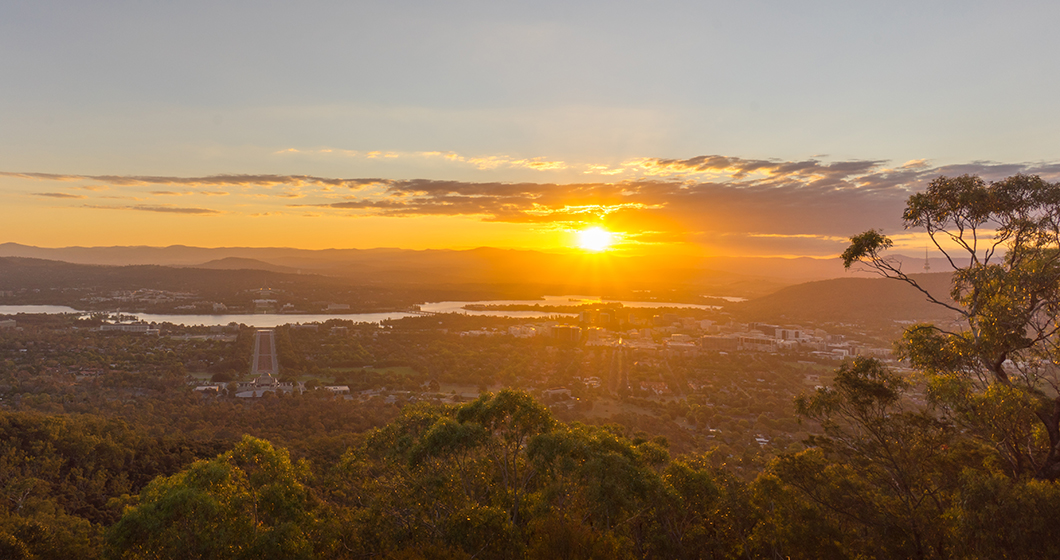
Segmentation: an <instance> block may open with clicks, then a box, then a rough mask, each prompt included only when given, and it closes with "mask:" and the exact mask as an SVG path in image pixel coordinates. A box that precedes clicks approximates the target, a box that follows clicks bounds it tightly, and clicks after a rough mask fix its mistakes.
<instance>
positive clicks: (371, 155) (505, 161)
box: [274, 148, 571, 171]
mask: <svg viewBox="0 0 1060 560" xmlns="http://www.w3.org/2000/svg"><path fill="white" fill-rule="evenodd" d="M274 154H276V155H284V154H306V155H334V156H341V157H347V158H360V159H380V158H385V159H395V160H397V159H402V160H408V159H421V160H423V159H425V160H431V159H444V160H446V161H450V162H454V163H460V164H466V165H470V166H472V167H474V168H476V169H479V170H489V169H502V168H503V169H532V170H536V171H561V170H564V169H568V168H570V167H571V165H570V164H568V163H566V162H563V161H557V160H549V159H545V158H520V157H514V156H508V155H493V156H466V155H462V154H458V153H455V152H383V151H358V150H341V149H334V148H317V149H312V150H302V149H298V148H287V149H284V150H279V151H276V152H274Z"/></svg>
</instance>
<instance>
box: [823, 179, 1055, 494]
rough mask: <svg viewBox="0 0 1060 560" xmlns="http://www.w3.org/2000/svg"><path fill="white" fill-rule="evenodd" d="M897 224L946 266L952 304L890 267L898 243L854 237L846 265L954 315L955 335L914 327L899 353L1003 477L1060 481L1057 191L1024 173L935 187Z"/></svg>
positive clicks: (875, 236)
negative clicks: (922, 239)
mask: <svg viewBox="0 0 1060 560" xmlns="http://www.w3.org/2000/svg"><path fill="white" fill-rule="evenodd" d="M902 217H903V220H904V223H905V227H906V228H907V229H922V230H924V231H925V232H926V233H927V236H928V238H929V239H930V242H931V243H932V244H933V245H934V246H935V248H936V249H937V250H939V251H941V252H942V254H943V255H944V256H945V257H946V260H947V262H948V263H949V265H950V267H951V268H952V271H953V282H952V290H951V292H950V294H948V297H946V296H945V295H942V294H932V293H930V292H929V291H928V290H926V289H925V288H924V287H923V286H921V284H920V283H919V282H918V280H917V278H916V277H915V276H913V275H911V274H910V273H909V272H907V271H905V270H903V268H902V263H901V262H900V261H899V260H896V259H893V258H889V257H888V256H887V255H886V254H885V253H886V250H887V249H889V248H891V247H892V246H893V242H892V241H891V240H890V239H889V238H888V237H886V236H885V235H883V234H882V233H881V232H879V231H876V230H869V231H867V232H865V233H862V234H860V235H857V236H854V237H852V238H851V244H850V246H849V247H848V248H847V250H846V251H845V252H844V253H843V263H844V265H845V266H847V267H848V268H849V267H850V266H851V265H852V264H854V263H855V262H861V263H864V264H867V265H868V266H869V268H870V269H872V270H874V271H876V272H878V273H879V274H881V275H883V276H886V277H888V278H894V279H898V280H901V281H903V282H906V283H908V284H910V285H911V286H913V287H915V288H917V289H918V290H920V291H921V292H923V293H924V294H925V296H926V297H927V298H928V299H929V300H930V301H932V302H934V303H936V304H938V305H941V306H943V307H946V308H947V309H950V310H952V311H953V312H954V314H955V315H956V316H958V317H960V318H961V319H962V320H961V327H959V328H947V327H945V326H939V325H917V326H914V327H911V328H910V329H908V330H907V331H906V333H905V335H904V337H903V339H902V341H901V342H900V344H899V347H900V351H901V354H902V355H903V356H904V357H906V358H908V359H909V360H910V361H911V362H912V364H913V365H914V367H916V368H917V369H919V370H921V371H923V372H925V373H927V374H928V375H929V378H930V379H931V386H930V389H931V394H932V396H933V397H934V398H935V400H936V402H937V403H938V404H940V405H941V406H942V407H943V408H944V410H946V411H948V412H949V413H951V415H952V418H953V419H954V420H956V421H958V422H960V423H961V424H962V427H964V428H965V429H966V430H968V431H969V432H970V433H974V434H976V435H978V436H979V437H980V438H981V439H982V440H983V441H985V442H987V443H989V444H990V445H992V446H993V447H994V448H995V449H996V450H997V452H998V454H999V457H1000V458H1001V459H1002V461H1003V463H1004V465H1005V467H1006V469H1007V470H1008V471H1009V473H1010V474H1012V475H1015V476H1021V475H1033V476H1035V477H1037V478H1041V479H1049V480H1056V479H1057V478H1060V396H1057V395H1058V389H1060V373H1058V372H1060V368H1058V367H1057V360H1058V358H1060V322H1058V321H1057V312H1058V311H1060V184H1057V183H1049V182H1047V181H1044V180H1042V179H1041V178H1040V177H1037V176H1027V175H1015V176H1012V177H1009V178H1007V179H1004V180H1002V181H996V182H991V183H987V182H985V181H983V180H982V179H981V178H979V177H975V176H970V175H963V176H960V177H954V178H948V177H939V178H938V179H936V180H934V181H932V182H931V184H930V185H929V186H928V188H927V189H926V190H925V191H924V192H921V193H917V194H914V195H912V196H911V197H909V200H908V203H907V206H906V210H905V212H904V214H903V216H902Z"/></svg>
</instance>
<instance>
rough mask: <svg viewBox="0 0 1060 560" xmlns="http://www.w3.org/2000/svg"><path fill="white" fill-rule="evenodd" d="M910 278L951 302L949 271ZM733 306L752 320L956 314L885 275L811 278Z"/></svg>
mask: <svg viewBox="0 0 1060 560" xmlns="http://www.w3.org/2000/svg"><path fill="white" fill-rule="evenodd" d="M912 277H913V278H914V279H915V280H916V281H917V282H918V283H919V284H920V285H921V286H923V287H924V288H925V289H927V290H928V291H929V292H931V293H932V294H934V295H935V297H937V298H939V299H940V300H942V301H946V302H949V291H950V278H951V275H950V274H949V273H946V272H940V273H933V274H914V275H912ZM730 311H731V312H732V313H733V314H734V315H736V316H737V317H739V318H740V319H742V320H748V321H778V322H784V321H788V322H791V321H797V322H806V323H815V324H823V323H862V324H864V323H876V324H884V323H893V322H894V321H929V322H934V321H942V320H947V319H952V318H953V316H954V313H953V312H952V311H950V310H947V309H945V308H943V307H941V306H939V305H935V304H932V303H931V302H929V301H928V300H927V298H926V297H925V296H924V294H923V293H921V292H919V291H917V290H916V289H915V288H913V287H912V286H910V285H908V284H906V283H904V282H900V281H897V280H891V279H886V278H836V279H833V280H821V281H817V282H807V283H805V284H798V285H795V286H789V287H786V288H782V289H780V290H778V291H777V292H775V293H773V294H770V295H767V296H763V297H760V298H756V299H753V300H751V301H747V302H743V303H740V304H738V305H734V306H732V307H731V308H730Z"/></svg>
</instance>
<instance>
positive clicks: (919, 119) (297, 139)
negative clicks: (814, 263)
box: [0, 0, 1060, 258]
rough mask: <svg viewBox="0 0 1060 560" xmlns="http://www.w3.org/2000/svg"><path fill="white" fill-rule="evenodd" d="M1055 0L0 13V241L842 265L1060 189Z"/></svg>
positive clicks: (20, 6) (99, 6)
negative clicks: (986, 183) (1001, 195)
mask: <svg viewBox="0 0 1060 560" xmlns="http://www.w3.org/2000/svg"><path fill="white" fill-rule="evenodd" d="M1058 20H1060V3H1056V2H1004V3H1002V2H976V1H962V2H949V1H924V0H920V1H917V2H905V1H894V2H850V1H843V2H840V1H817V2H814V1H807V2H790V1H754V0H750V1H741V2H710V1H697V2H690V1H655V2H629V1H620V0H612V1H607V2H591V1H584V2H577V1H571V0H568V1H565V2H549V1H534V2H497V1H492V2H461V1H446V2H424V1H418V2H411V1H400V0H397V1H394V0H392V1H388V2H354V1H342V2H330V1H320V2H302V3H291V2H240V1H230V2H198V1H182V2H142V1H137V2H133V1H130V2H109V1H101V2H50V1H47V0H43V1H33V2H23V1H17V0H12V1H7V2H3V3H0V223H2V224H3V226H2V227H0V242H16V243H23V244H28V245H37V246H44V247H63V246H75V245H77V246H112V245H154V246H165V245H173V244H183V245H196V246H204V247H221V246H257V247H262V246H288V247H300V248H309V249H320V248H370V247H400V248H408V249H428V248H433V249H444V248H453V249H462V248H472V247H479V246H494V247H505V248H526V249H538V250H546V251H565V250H571V249H572V248H573V247H575V246H576V245H577V243H578V241H577V240H578V236H577V232H578V231H579V230H584V229H585V228H587V227H591V226H596V227H602V228H604V229H606V230H607V231H610V232H613V240H614V242H615V244H614V245H613V247H614V249H615V250H617V251H624V252H628V253H645V252H653V253H672V254H675V255H706V256H709V255H760V256H814V257H822V258H824V257H834V256H835V255H837V254H838V253H840V252H841V251H842V250H843V248H844V247H845V245H846V241H847V239H848V238H849V237H850V236H851V235H854V234H856V233H859V232H861V231H864V230H866V229H869V228H876V229H882V230H883V231H885V232H887V233H889V234H892V235H893V237H894V238H895V239H896V241H897V242H898V243H897V245H898V247H899V248H900V249H901V248H904V249H908V250H915V251H917V252H919V251H922V250H923V248H922V247H923V244H924V240H923V238H922V236H920V235H918V234H917V233H916V232H904V231H903V230H902V223H901V219H900V218H901V212H902V209H903V208H904V201H905V199H906V198H907V197H908V196H909V195H910V194H911V193H914V192H916V191H917V190H919V189H922V188H923V187H924V186H925V185H926V184H927V182H929V181H930V180H932V179H934V178H935V177H938V176H939V175H947V176H952V175H958V174H963V173H974V174H979V175H981V176H983V177H984V178H987V179H1000V178H1002V177H1005V176H1008V175H1011V174H1014V173H1019V172H1022V173H1035V174H1041V175H1042V176H1043V177H1045V178H1047V179H1048V180H1051V181H1055V180H1058V179H1060V155H1058V153H1057V149H1058V147H1060V110H1058V108H1057V103H1056V101H1055V95H1056V93H1055V92H1057V91H1060V34H1057V33H1055V29H1054V26H1055V22H1056V21H1058Z"/></svg>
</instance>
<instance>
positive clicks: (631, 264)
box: [0, 243, 944, 297]
mask: <svg viewBox="0 0 1060 560" xmlns="http://www.w3.org/2000/svg"><path fill="white" fill-rule="evenodd" d="M0 257H25V258H36V259H47V260H53V261H63V262H67V263H76V264H94V265H111V266H128V265H163V266H179V267H195V268H205V269H221V270H240V269H247V270H265V271H271V272H280V273H290V274H306V273H312V274H320V275H324V276H332V277H339V278H345V279H349V280H352V281H354V282H356V283H373V284H375V283H384V284H398V285H432V284H483V285H486V284H497V285H529V284H533V285H541V286H549V287H550V289H556V290H567V291H566V292H565V293H588V294H592V295H608V294H612V295H618V294H628V293H629V292H631V291H643V290H653V291H675V290H676V291H680V292H685V293H700V294H701V295H716V296H741V297H757V296H761V295H764V294H768V293H772V292H775V291H777V290H778V289H780V288H782V287H784V286H789V285H793V284H798V283H802V282H807V281H814V280H824V279H831V278H843V277H865V274H864V273H858V272H850V271H847V270H845V269H844V268H843V266H842V263H841V262H840V261H839V259H813V258H805V257H804V258H776V257H708V258H701V259H680V258H679V259H675V258H673V257H671V256H668V255H666V256H654V255H644V256H627V257H619V256H612V255H606V254H604V255H582V254H553V253H544V252H540V251H528V250H512V249H494V248H487V247H482V248H478V249H469V250H423V251H416V250H406V249H386V248H381V249H323V250H307V249H292V248H258V247H218V248H203V247H188V246H183V245H173V246H169V247H144V246H130V247H62V248H42V247H32V246H28V245H20V244H17V243H3V244H0ZM895 258H897V259H899V260H901V261H902V262H904V263H907V265H908V268H909V269H910V270H913V271H920V270H922V269H923V265H924V260H923V259H914V258H909V257H904V256H901V255H896V256H895ZM930 264H931V266H932V267H933V268H937V269H938V270H942V269H943V268H942V267H943V265H944V261H942V260H941V259H935V260H933V261H932V262H931V263H930Z"/></svg>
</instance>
